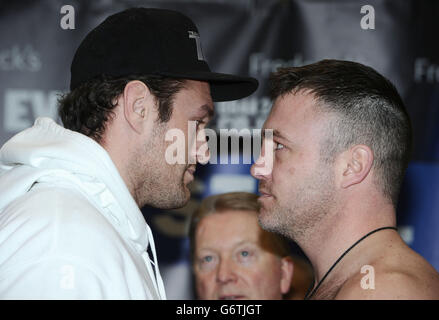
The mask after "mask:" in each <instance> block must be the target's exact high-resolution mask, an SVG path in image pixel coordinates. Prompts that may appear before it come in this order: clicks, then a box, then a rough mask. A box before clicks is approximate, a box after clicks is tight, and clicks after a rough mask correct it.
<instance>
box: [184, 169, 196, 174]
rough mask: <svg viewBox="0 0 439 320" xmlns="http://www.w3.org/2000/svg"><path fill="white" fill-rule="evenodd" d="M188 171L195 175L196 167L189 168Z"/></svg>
mask: <svg viewBox="0 0 439 320" xmlns="http://www.w3.org/2000/svg"><path fill="white" fill-rule="evenodd" d="M186 171H188V172H189V173H190V174H191V175H194V173H195V167H189V168H187V169H186Z"/></svg>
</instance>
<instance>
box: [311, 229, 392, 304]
mask: <svg viewBox="0 0 439 320" xmlns="http://www.w3.org/2000/svg"><path fill="white" fill-rule="evenodd" d="M386 229H393V230H396V231H397V230H398V229H397V228H395V227H382V228H378V229H375V230H373V231H371V232H369V233H368V234H366V235H365V236H363V237H362V238H361V239H360V240H358V241H357V242H355V243H354V244H353V245H352V246H350V247H349V249H347V250H346V251H345V252H344V253H343V254H342V255H341V256H340V257H339V258H338V259H337V261H335V262H334V264H333V265H332V266H331V268H329V270H328V271H327V272H326V273H325V275H324V276H323V278H322V280H320V281H319V283H318V284H317V286H316V287H315V288H314V290H312V291H311V289H312V287H314V282H315V280H313V282H312V284H311V286H310V287H309V289H308V291H307V292H306V295H305V300H309V299H310V298H311V297H312V296H313V295H314V294H315V293H316V292H317V290H318V289H319V287H320V286H321V284H322V283H323V281H324V280H325V279H326V277H327V276H328V275H329V273H330V272H331V271H332V269H334V268H335V266H336V265H337V263H339V262H340V261H341V259H343V258H344V256H345V255H346V254H347V253H348V252H349V251H351V250H352V249H353V248H354V247H355V246H356V245H357V244H359V243H360V242H361V241H363V240H364V239H366V238H367V237H368V236H370V235H372V234H374V233H375V232H378V231H381V230H386ZM310 291H311V293H310Z"/></svg>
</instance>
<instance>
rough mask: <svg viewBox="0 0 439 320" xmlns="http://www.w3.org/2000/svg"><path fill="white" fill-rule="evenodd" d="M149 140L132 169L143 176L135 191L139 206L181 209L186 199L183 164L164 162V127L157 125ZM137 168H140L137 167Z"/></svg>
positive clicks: (187, 198) (187, 194)
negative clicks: (134, 167)
mask: <svg viewBox="0 0 439 320" xmlns="http://www.w3.org/2000/svg"><path fill="white" fill-rule="evenodd" d="M158 127H159V128H157V130H155V131H154V134H153V137H152V138H151V140H149V142H147V143H145V145H144V146H143V151H142V152H140V153H139V154H138V156H137V157H136V158H137V161H135V163H136V164H135V166H136V167H138V170H137V171H136V170H133V171H132V172H133V173H134V172H142V173H143V177H142V179H141V181H139V183H138V187H137V188H136V190H135V192H136V195H137V198H138V202H139V203H140V206H141V207H143V206H145V205H149V206H152V207H155V208H159V209H175V208H181V207H183V206H184V205H185V204H186V203H187V202H188V201H189V198H190V192H189V189H188V188H187V186H186V185H185V183H184V175H185V171H186V169H187V168H188V166H187V165H185V164H174V165H171V164H168V163H167V162H166V160H165V151H166V148H167V145H166V142H165V141H164V137H165V132H166V129H167V127H166V126H165V125H161V124H160V125H158ZM139 167H140V168H139Z"/></svg>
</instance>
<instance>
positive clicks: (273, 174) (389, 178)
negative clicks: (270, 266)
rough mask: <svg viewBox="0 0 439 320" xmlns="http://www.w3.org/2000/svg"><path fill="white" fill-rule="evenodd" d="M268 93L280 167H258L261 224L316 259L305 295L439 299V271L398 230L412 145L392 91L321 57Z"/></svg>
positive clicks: (369, 73) (284, 72)
mask: <svg viewBox="0 0 439 320" xmlns="http://www.w3.org/2000/svg"><path fill="white" fill-rule="evenodd" d="M271 97H272V99H273V101H274V105H273V108H272V110H271V112H270V114H269V116H268V119H267V120H266V122H265V124H264V129H273V142H274V148H273V150H274V151H273V152H274V156H273V159H272V161H273V167H272V170H271V171H269V172H267V171H265V172H264V171H262V170H256V169H258V167H259V166H264V167H265V164H266V162H267V161H268V158H267V157H268V153H267V152H264V153H262V154H261V157H260V159H259V160H258V161H257V163H256V164H255V165H254V166H253V167H252V175H253V176H254V177H255V178H257V179H258V180H259V191H260V194H261V196H260V198H259V201H260V203H261V210H260V214H259V222H260V224H261V226H262V227H263V228H264V229H266V230H269V231H274V232H278V233H281V234H283V235H285V236H287V237H289V238H291V239H292V240H294V241H296V242H297V243H298V244H299V245H300V246H301V248H302V249H303V250H304V252H305V254H306V255H307V256H308V258H309V259H310V261H311V263H312V265H313V268H314V272H315V281H314V286H313V287H311V288H310V290H309V292H308V294H307V297H306V298H307V299H439V274H438V272H437V271H436V270H435V269H434V268H433V267H432V266H431V265H430V264H429V263H428V262H427V261H426V260H425V259H424V258H422V257H421V256H420V255H419V254H417V253H416V252H414V251H413V250H411V249H410V248H409V247H408V246H407V245H406V244H405V243H404V241H403V240H402V239H401V237H400V236H399V234H398V232H397V231H396V228H395V226H396V218H395V207H396V204H397V199H398V194H399V190H400V187H401V183H402V180H403V177H404V174H405V170H406V168H407V165H408V162H409V158H410V149H411V140H412V133H411V126H410V120H409V117H408V114H407V112H406V110H405V108H404V104H403V102H402V100H401V98H400V96H399V94H398V92H397V91H396V89H395V87H394V86H393V85H392V84H391V83H390V82H389V81H388V80H386V79H385V78H384V77H382V76H381V75H380V74H378V73H377V72H376V71H374V70H373V69H371V68H369V67H366V66H364V65H361V64H358V63H354V62H348V61H336V60H324V61H320V62H317V63H315V64H311V65H307V66H303V67H300V68H284V69H280V70H279V71H278V72H276V73H275V74H273V75H272V78H271ZM267 143H268V139H264V144H267ZM262 150H265V147H264V146H263V147H262ZM262 172H264V173H262Z"/></svg>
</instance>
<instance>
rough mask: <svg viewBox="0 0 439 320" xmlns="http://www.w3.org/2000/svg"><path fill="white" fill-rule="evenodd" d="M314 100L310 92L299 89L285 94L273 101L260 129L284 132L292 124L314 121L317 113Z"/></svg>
mask: <svg viewBox="0 0 439 320" xmlns="http://www.w3.org/2000/svg"><path fill="white" fill-rule="evenodd" d="M316 103H317V102H316V100H315V99H314V97H313V96H312V95H311V94H307V93H304V92H302V91H299V92H298V93H295V94H292V93H289V94H285V95H283V96H280V97H278V98H277V99H276V100H275V101H274V102H273V107H272V109H271V111H270V113H269V115H268V118H267V120H266V121H265V123H264V126H263V128H262V129H273V130H274V131H275V132H276V131H277V132H279V133H284V134H285V135H287V133H288V131H290V129H291V128H292V125H294V126H300V125H303V124H304V123H308V122H313V121H315V117H316V115H317V109H316Z"/></svg>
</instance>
